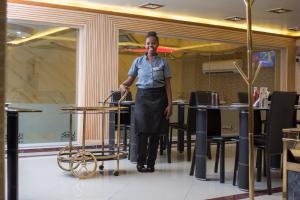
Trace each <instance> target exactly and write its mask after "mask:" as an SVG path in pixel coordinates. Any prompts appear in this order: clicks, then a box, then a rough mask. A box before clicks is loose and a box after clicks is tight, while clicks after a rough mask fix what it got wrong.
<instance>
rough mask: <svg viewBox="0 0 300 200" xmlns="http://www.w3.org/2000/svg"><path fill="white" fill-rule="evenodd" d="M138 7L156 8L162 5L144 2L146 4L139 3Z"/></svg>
mask: <svg viewBox="0 0 300 200" xmlns="http://www.w3.org/2000/svg"><path fill="white" fill-rule="evenodd" d="M139 7H140V8H146V9H152V10H154V9H157V8H161V7H164V5H160V4H156V3H146V4H142V5H140V6H139Z"/></svg>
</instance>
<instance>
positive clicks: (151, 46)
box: [146, 36, 158, 55]
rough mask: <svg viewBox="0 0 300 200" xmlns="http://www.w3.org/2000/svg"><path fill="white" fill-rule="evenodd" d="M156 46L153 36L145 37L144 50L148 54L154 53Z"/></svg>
mask: <svg viewBox="0 0 300 200" xmlns="http://www.w3.org/2000/svg"><path fill="white" fill-rule="evenodd" d="M157 47H158V42H157V40H156V38H155V37H152V36H150V37H147V38H146V50H147V53H148V54H151V55H153V54H156V50H157Z"/></svg>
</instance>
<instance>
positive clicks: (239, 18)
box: [224, 16, 246, 22]
mask: <svg viewBox="0 0 300 200" xmlns="http://www.w3.org/2000/svg"><path fill="white" fill-rule="evenodd" d="M245 19H246V18H244V17H238V16H231V17H225V18H224V20H227V21H233V22H238V21H244V20H245Z"/></svg>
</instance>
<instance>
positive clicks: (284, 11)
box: [267, 8, 292, 14]
mask: <svg viewBox="0 0 300 200" xmlns="http://www.w3.org/2000/svg"><path fill="white" fill-rule="evenodd" d="M267 12H271V13H276V14H282V13H288V12H292V10H290V9H286V8H273V9H270V10H267Z"/></svg>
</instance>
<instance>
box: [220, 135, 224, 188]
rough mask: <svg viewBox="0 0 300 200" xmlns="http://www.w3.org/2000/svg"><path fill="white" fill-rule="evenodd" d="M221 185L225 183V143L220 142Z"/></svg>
mask: <svg viewBox="0 0 300 200" xmlns="http://www.w3.org/2000/svg"><path fill="white" fill-rule="evenodd" d="M220 143H221V144H220V149H221V154H220V183H225V141H224V140H222V141H221V142H220Z"/></svg>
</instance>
